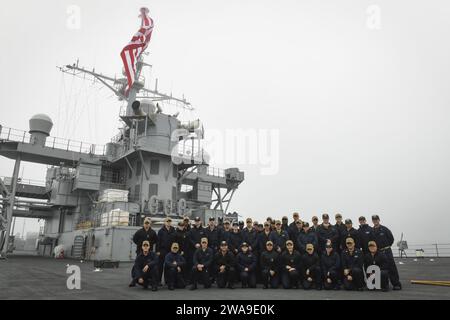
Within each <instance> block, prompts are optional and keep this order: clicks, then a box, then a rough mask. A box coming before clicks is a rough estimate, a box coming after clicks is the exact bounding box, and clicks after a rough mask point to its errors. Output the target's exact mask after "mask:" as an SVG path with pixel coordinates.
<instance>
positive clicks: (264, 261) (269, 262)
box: [260, 250, 280, 289]
mask: <svg viewBox="0 0 450 320" xmlns="http://www.w3.org/2000/svg"><path fill="white" fill-rule="evenodd" d="M279 259H280V257H279V254H278V252H276V251H275V250H272V251H264V252H262V253H261V259H260V260H261V274H262V282H263V285H264V288H268V285H269V283H270V287H271V288H272V289H276V288H278V285H279V282H280V275H279V273H280V262H279ZM271 270H272V271H275V274H274V275H273V276H272V275H271V274H270V271H271Z"/></svg>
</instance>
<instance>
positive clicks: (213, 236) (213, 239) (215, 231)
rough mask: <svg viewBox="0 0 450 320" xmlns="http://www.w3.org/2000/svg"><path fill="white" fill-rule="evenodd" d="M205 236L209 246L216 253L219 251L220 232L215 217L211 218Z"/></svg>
mask: <svg viewBox="0 0 450 320" xmlns="http://www.w3.org/2000/svg"><path fill="white" fill-rule="evenodd" d="M205 234H206V237H207V238H208V245H209V247H210V248H211V249H213V251H214V252H216V251H217V250H219V238H220V230H219V228H217V226H216V221H215V219H214V217H210V218H209V221H208V227H206V228H205Z"/></svg>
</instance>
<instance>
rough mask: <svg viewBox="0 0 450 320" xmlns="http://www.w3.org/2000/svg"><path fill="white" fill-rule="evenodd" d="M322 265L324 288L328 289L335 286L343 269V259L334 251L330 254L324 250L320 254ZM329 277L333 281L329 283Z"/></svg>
mask: <svg viewBox="0 0 450 320" xmlns="http://www.w3.org/2000/svg"><path fill="white" fill-rule="evenodd" d="M320 267H321V270H322V279H323V281H324V282H323V283H324V288H325V289H326V290H329V289H333V288H335V287H336V285H337V280H338V277H339V273H340V270H341V259H340V258H339V254H338V253H337V252H334V251H332V252H331V254H329V255H328V253H327V252H324V253H323V254H322V255H321V256H320ZM327 279H330V280H331V283H328V282H327Z"/></svg>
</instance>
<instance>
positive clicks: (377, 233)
mask: <svg viewBox="0 0 450 320" xmlns="http://www.w3.org/2000/svg"><path fill="white" fill-rule="evenodd" d="M372 234H373V240H374V241H375V242H376V243H377V247H378V250H379V251H380V252H383V253H384V254H385V255H386V257H387V259H388V269H389V279H390V280H391V283H392V285H393V286H399V287H401V283H400V278H399V275H398V270H397V265H396V264H395V260H394V255H393V254H392V249H391V246H392V244H393V243H394V236H393V235H392V232H391V230H389V229H388V228H387V227H385V226H382V225H380V226H379V227H378V228H375V227H374V228H373V230H372Z"/></svg>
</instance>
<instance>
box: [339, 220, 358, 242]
mask: <svg viewBox="0 0 450 320" xmlns="http://www.w3.org/2000/svg"><path fill="white" fill-rule="evenodd" d="M347 238H352V239H353V240H354V241H355V247H356V248H358V249H361V241H360V238H359V232H358V230H356V229H355V228H353V222H352V220H351V219H345V226H344V229H343V230H342V231H341V239H342V242H341V244H340V247H341V248H342V249H345V248H346V244H345V240H346V239H347Z"/></svg>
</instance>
